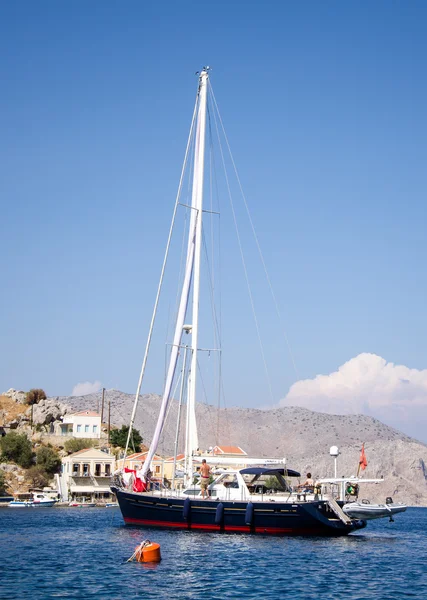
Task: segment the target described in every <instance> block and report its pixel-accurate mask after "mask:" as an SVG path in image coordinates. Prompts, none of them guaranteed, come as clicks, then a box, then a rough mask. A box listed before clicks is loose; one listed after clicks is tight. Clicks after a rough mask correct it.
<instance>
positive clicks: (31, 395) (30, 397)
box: [26, 388, 47, 405]
mask: <svg viewBox="0 0 427 600" xmlns="http://www.w3.org/2000/svg"><path fill="white" fill-rule="evenodd" d="M46 398H47V396H46V392H45V391H44V390H41V389H35V388H34V389H32V390H30V391H29V392H27V398H26V403H27V404H31V405H32V404H38V403H39V402H40V400H46Z"/></svg>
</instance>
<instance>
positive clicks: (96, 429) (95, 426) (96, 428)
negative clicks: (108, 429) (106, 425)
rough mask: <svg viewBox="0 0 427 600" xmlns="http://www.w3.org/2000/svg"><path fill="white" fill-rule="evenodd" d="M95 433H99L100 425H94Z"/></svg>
mask: <svg viewBox="0 0 427 600" xmlns="http://www.w3.org/2000/svg"><path fill="white" fill-rule="evenodd" d="M93 433H98V425H94V426H93Z"/></svg>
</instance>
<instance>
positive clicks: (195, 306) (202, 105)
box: [142, 69, 208, 477]
mask: <svg viewBox="0 0 427 600" xmlns="http://www.w3.org/2000/svg"><path fill="white" fill-rule="evenodd" d="M207 81H208V72H207V69H204V70H203V71H202V72H201V74H200V78H199V90H198V101H199V106H198V115H197V127H196V137H195V151H194V172H193V190H192V199H191V216H190V228H189V239H188V247H187V262H186V269H185V275H184V283H183V286H182V291H181V298H180V303H179V310H178V316H177V320H176V324H175V333H174V338H173V345H172V350H171V354H170V361H169V367H168V372H167V376H166V382H165V388H164V391H163V398H162V404H161V408H160V414H159V418H158V420H157V425H156V429H155V431H154V435H153V440H152V442H151V444H150V450H149V452H148V455H147V458H146V460H145V463H144V465H143V470H142V474H143V476H145V474H146V473H147V472H148V470H149V468H150V464H151V461H152V459H153V456H154V454H155V452H156V449H157V446H158V443H159V439H160V435H161V433H162V430H163V427H164V423H165V419H166V414H167V409H168V406H169V403H170V400H171V397H170V395H171V390H172V384H173V379H174V375H175V370H176V366H177V362H178V355H179V349H180V346H181V339H182V331H183V326H184V319H185V315H186V311H187V306H188V300H189V295H190V288H191V281H192V277H193V278H194V281H193V302H192V324H191V351H192V356H191V368H190V379H189V393H188V403H187V435H186V459H187V460H186V464H187V477H191V475H192V470H193V464H192V457H193V454H194V452H195V451H196V450H197V448H198V436H197V425H196V416H195V403H196V375H197V341H198V322H199V294H200V255H201V243H202V211H203V181H204V153H205V132H206V99H207Z"/></svg>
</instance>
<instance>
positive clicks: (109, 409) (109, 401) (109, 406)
mask: <svg viewBox="0 0 427 600" xmlns="http://www.w3.org/2000/svg"><path fill="white" fill-rule="evenodd" d="M110 416H111V400H110V399H108V447H110Z"/></svg>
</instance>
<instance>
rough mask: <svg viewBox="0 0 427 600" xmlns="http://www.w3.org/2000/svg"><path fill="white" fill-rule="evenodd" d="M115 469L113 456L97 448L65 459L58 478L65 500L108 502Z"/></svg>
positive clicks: (110, 498)
mask: <svg viewBox="0 0 427 600" xmlns="http://www.w3.org/2000/svg"><path fill="white" fill-rule="evenodd" d="M115 468H116V459H115V457H114V455H113V454H109V453H108V452H107V451H103V450H97V449H96V448H86V449H84V450H79V451H78V452H74V453H73V454H70V455H69V456H65V457H64V458H63V459H62V470H61V474H60V476H59V480H60V492H61V497H62V499H63V500H64V501H70V500H78V499H80V498H84V499H85V501H87V502H109V501H111V500H113V498H112V494H111V491H110V483H111V476H112V474H113V473H114V471H115Z"/></svg>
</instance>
